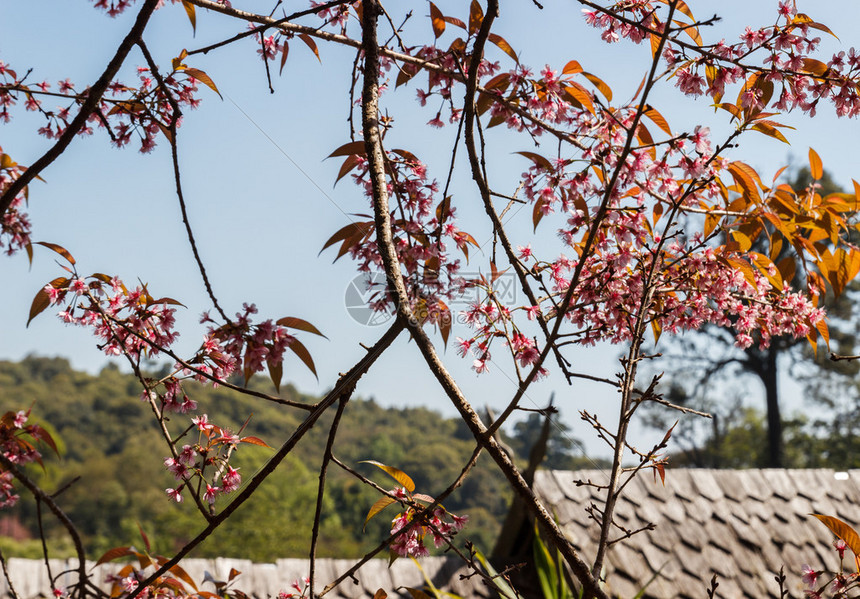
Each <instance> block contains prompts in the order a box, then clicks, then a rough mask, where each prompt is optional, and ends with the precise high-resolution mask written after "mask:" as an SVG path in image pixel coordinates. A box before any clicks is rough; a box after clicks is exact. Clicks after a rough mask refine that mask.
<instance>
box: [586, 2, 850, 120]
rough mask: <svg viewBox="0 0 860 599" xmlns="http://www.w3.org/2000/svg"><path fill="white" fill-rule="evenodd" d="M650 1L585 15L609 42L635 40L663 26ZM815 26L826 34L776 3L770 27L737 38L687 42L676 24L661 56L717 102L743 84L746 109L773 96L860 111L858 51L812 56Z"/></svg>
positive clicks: (779, 105)
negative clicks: (752, 59)
mask: <svg viewBox="0 0 860 599" xmlns="http://www.w3.org/2000/svg"><path fill="white" fill-rule="evenodd" d="M654 4H655V3H653V2H627V1H625V2H618V3H616V4H614V5H613V6H610V7H608V8H606V9H604V10H601V11H598V10H586V11H584V13H585V19H586V23H588V24H589V25H592V26H594V27H597V28H599V29H601V30H603V34H602V35H603V38H604V39H605V40H607V41H615V40H617V39H620V38H626V39H629V40H631V41H633V42H635V43H639V42H641V41H642V40H643V39H644V38H645V34H646V30H647V29H649V28H650V29H651V30H653V31H662V30H663V27H662V25H661V24H660V25H659V26H658V23H656V22H655V18H656V17H655V15H656V14H657V13H656V12H655V8H656V6H655V5H654ZM813 30H815V31H825V32H827V33H830V31H829V29H828V28H827V27H826V26H823V25H821V24H819V23H815V22H814V21H812V20H811V19H810V18H809V17H807V16H806V15H798V14H796V10H795V6H794V4H793V3H792V2H788V1H785V2H780V3H779V5H778V10H777V21H776V23H775V24H774V25H769V26H766V27H761V28H759V29H753V28H751V27H746V29H745V30H744V32H743V33H741V34H740V36H739V39H740V41H738V42H736V43H734V44H730V43H727V42H726V41H725V40H720V41H719V42H717V43H712V44H702V45H699V44H691V43H690V41H689V40H688V39H685V35H684V34H683V33H682V29H680V28H679V29H676V30H675V31H673V32H672V33H671V34H670V35H669V38H668V39H667V41H666V44H665V47H664V51H663V58H664V59H665V61H666V62H667V64H668V65H669V66H670V67H673V68H675V72H674V76H675V84H676V85H677V87H678V88H679V89H680V90H681V91H682V92H684V93H685V94H688V95H691V96H699V95H708V96H710V97H712V98H714V100H715V101H717V102H719V101H720V99H721V97H722V96H723V94H724V93H725V91H726V86H727V85H731V84H733V83H736V82H745V89H744V90H742V96H743V97H742V104H743V106H744V108H746V109H748V110H753V111H760V110H762V109H764V107H765V105H766V104H767V102H768V101H769V100H770V97H771V95H772V96H773V98H775V100H776V101H775V102H774V104H773V107H774V108H776V109H777V110H780V111H787V110H792V109H796V108H799V109H800V110H802V111H803V112H806V113H808V114H810V115H814V114H815V112H816V109H817V106H818V103H819V101H821V100H825V101H827V102H830V103H832V104H833V105H834V106H835V108H836V114H837V115H839V116H856V115H858V114H860V93H858V90H857V83H858V81H860V55H858V53H857V52H856V51H855V50H854V49H853V48H851V49H850V50H849V51H848V52H847V54H846V53H845V52H839V53H837V54H835V55H833V56H832V57H831V58H830V59H829V60H828V61H827V62H826V63H825V62H821V61H820V60H818V59H816V58H814V57H813V56H812V53H813V52H815V50H816V49H817V48H818V46H819V44H820V42H821V39H820V38H819V37H817V36H813V35H812V34H813ZM687 33H689V32H687ZM690 37H692V35H691V36H690ZM753 53H756V56H757V57H758V56H761V55H762V53H764V57H763V58H759V59H758V60H757V61H756V62H757V63H758V64H764V65H768V66H765V67H761V66H758V65H757V64H755V63H752V62H749V63H748V62H746V60H747V59H748V58H749V57H750V55H752V54H753ZM774 86H778V88H777V89H774Z"/></svg>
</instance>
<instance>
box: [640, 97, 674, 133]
mask: <svg viewBox="0 0 860 599" xmlns="http://www.w3.org/2000/svg"><path fill="white" fill-rule="evenodd" d="M642 114H643V116H646V117H648V118H649V119H651V122H653V123H654V124H655V125H657V126H658V127H660V129H662V130H663V132H665V133H666V135H672V128H671V127H669V123H668V122H666V119H664V118H663V115H662V114H660V113H659V112H658V111H657V109H656V108H654V107H653V106H651V105H650V104H649V105H648V106H647V107H646V108H645V112H644V113H642Z"/></svg>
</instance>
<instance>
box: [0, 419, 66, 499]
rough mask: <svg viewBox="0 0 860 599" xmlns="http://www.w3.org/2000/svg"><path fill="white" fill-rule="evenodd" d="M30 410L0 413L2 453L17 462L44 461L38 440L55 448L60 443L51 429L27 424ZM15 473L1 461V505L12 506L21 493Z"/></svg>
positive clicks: (0, 448) (20, 464) (20, 463)
mask: <svg viewBox="0 0 860 599" xmlns="http://www.w3.org/2000/svg"><path fill="white" fill-rule="evenodd" d="M29 417H30V410H26V411H24V410H19V411H17V412H13V411H9V412H6V413H5V414H3V416H2V417H0V455H2V456H3V457H4V458H5V459H6V460H8V461H9V462H11V463H12V464H15V465H16V466H23V465H25V464H29V463H30V462H37V463H39V464H41V463H42V454H41V453H40V452H39V450H38V449H36V445H35V443H36V442H43V443H45V444H46V445H48V446H49V447H51V449H53V450H54V452H56V451H57V446H56V444H55V443H54V440H53V438H52V437H51V435H50V433H48V432H47V431H46V430H45V429H43V428H42V427H41V426H39V425H38V424H29V425H28V424H27V420H28V419H29ZM13 481H14V476H13V475H12V472H10V471H8V470H6V469H5V468H4V467H3V465H2V464H0V509H2V508H6V507H11V506H13V505H15V504H16V503H17V502H18V499H19V496H18V495H17V494H16V493H15V488H14V486H13V484H12V483H13Z"/></svg>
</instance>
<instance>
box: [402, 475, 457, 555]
mask: <svg viewBox="0 0 860 599" xmlns="http://www.w3.org/2000/svg"><path fill="white" fill-rule="evenodd" d="M394 493H395V494H396V495H398V496H400V497H402V498H403V499H406V496H407V493H406V490H405V489H403V488H399V489H395V490H394ZM421 509H422V508H421V506H420V505H419V506H417V507H416V506H409V507H408V508H407V509H406V511H404V512H402V513H400V514H398V515H397V516H396V517H395V518H394V520H392V522H391V534H392V535H397V536H396V537H395V538H394V541H392V543H391V545H390V549H391V551H392V552H393V553H394V554H395V555H397V556H399V557H426V556H428V555H430V551H429V550H428V549H427V546H426V545H425V538H426V537H427V536H428V535H429V536H430V537H432V538H433V545H434V546H435V547H436V548H439V547H442V546H444V545H445V544H447V543H449V542H450V541H451V539H452V538H453V537H454V535H455V534H457V532H459V531H460V530H462V529H463V527H464V526H465V525H466V522H467V521H468V519H469V518H468V516H457V515H455V514H451V513H449V512H447V511H446V510H445V508H443V507H441V506H439V507H437V508H436V509H434V510H433V514H432V515H431V516H430V517H429V518H420V519H419V518H418V514H419V513H420V512H421Z"/></svg>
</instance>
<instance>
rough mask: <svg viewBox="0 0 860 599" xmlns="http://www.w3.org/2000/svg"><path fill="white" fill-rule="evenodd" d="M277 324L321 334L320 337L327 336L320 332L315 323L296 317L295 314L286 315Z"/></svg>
mask: <svg viewBox="0 0 860 599" xmlns="http://www.w3.org/2000/svg"><path fill="white" fill-rule="evenodd" d="M277 324H279V325H281V326H282V327H288V328H290V329H298V330H300V331H305V332H307V333H313V334H314V335H319V336H320V337H325V338H326V339H328V337H326V336H325V335H323V334H322V333H320V332H319V329H317V328H316V327H315V326H314V325H312V324H311V323H309V322H308V321H307V320H302V319H301V318H296V317H294V316H285V317H283V318H281V319H279V320H278V321H277Z"/></svg>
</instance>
